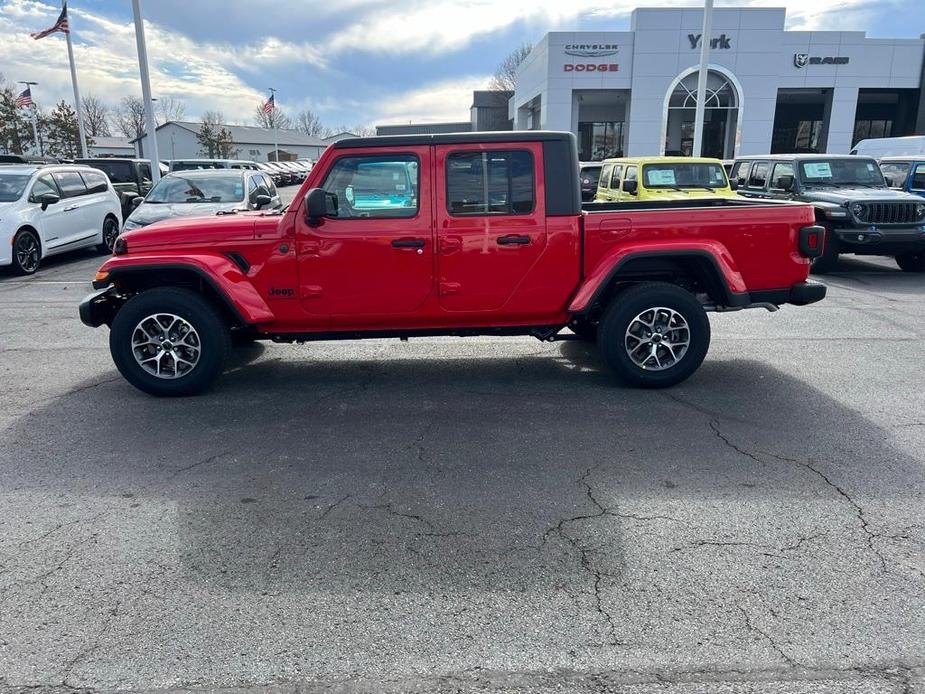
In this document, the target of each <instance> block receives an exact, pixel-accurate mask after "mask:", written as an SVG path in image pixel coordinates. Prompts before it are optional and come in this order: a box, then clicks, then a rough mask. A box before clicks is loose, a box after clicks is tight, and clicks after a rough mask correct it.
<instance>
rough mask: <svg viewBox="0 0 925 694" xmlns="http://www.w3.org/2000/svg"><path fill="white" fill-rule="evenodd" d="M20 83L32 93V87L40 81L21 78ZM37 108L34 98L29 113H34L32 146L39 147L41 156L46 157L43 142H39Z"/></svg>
mask: <svg viewBox="0 0 925 694" xmlns="http://www.w3.org/2000/svg"><path fill="white" fill-rule="evenodd" d="M19 84H24V85H26V89H28V90H29V92H30V93H31V92H32V87H34V86H36V85H37V84H38V82H27V81H25V80H19ZM35 110H36V106H35V99H33V100H32V108H31V109H29V113H30V114H31V115H32V137H33V138H34V142H33V144H32V148H33V149H37V150H38V151H39V156H40V157H44V156H45V152H44V151H43V150H44V147H42V144H41V142H39V126H38V122H37V120H36V117H35Z"/></svg>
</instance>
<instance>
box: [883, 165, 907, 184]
mask: <svg viewBox="0 0 925 694" xmlns="http://www.w3.org/2000/svg"><path fill="white" fill-rule="evenodd" d="M910 168H911V166H910V164H909V162H907V161H895V162H883V163H881V164H880V171H882V172H883V176H884V178H886V179H889V182H890V185H892V186H895V187H897V188H902V187H903V186H904V185H905V183H906V176H908V175H909V169H910Z"/></svg>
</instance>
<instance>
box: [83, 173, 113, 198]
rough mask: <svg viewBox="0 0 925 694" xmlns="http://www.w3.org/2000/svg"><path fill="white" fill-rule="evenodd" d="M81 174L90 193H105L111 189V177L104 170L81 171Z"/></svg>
mask: <svg viewBox="0 0 925 694" xmlns="http://www.w3.org/2000/svg"><path fill="white" fill-rule="evenodd" d="M80 176H81V178H83V180H84V184H85V185H86V186H87V192H88V193H91V194H92V193H105V192H106V191H107V190H108V189H109V179H108V178H106V174H104V173H103V172H102V171H81V172H80Z"/></svg>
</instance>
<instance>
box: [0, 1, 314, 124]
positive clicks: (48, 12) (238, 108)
mask: <svg viewBox="0 0 925 694" xmlns="http://www.w3.org/2000/svg"><path fill="white" fill-rule="evenodd" d="M59 11H60V9H59V8H57V7H55V6H52V5H48V4H45V3H41V2H35V1H34V0H9V1H8V2H7V3H6V4H4V5H2V6H0V36H3V37H4V40H3V41H2V42H0V65H2V69H3V73H4V75H5V77H6V78H7V79H9V80H18V79H31V80H35V81H37V82H39V86H38V87H36V88H35V91H34V95H35V98H36V100H37V101H39V103H40V104H41V105H43V106H50V105H51V103H52V102H55V101H58V100H60V99H64V100H66V101H67V102H68V103H71V102H72V101H73V95H72V92H71V84H70V73H69V72H68V64H67V51H66V49H65V46H64V37H63V36H62V35H61V34H52V35H50V36H48V37H46V38H44V39H40V40H38V41H35V40H33V39H32V38H30V37H29V32H30V31H37V30H40V29H44V28H45V27H47V26H50V25H51V24H52V23H53V22H54V19H55V17H56V16H57V13H58V12H59ZM70 14H71V26H72V30H73V31H74V32H75V34H74V35H75V37H76V40H75V41H74V53H75V60H76V62H77V70H78V80H79V82H80V87H81V93H82V94H87V93H93V94H94V95H96V96H99V97H101V98H102V99H104V100H105V101H108V102H111V103H115V102H117V101H118V100H119V99H121V98H122V97H123V96H125V95H138V96H140V92H141V84H140V79H139V74H138V56H137V53H136V46H135V29H134V24H132V23H131V22H116V21H113V20H110V19H108V18H106V17H104V16H101V15H98V14H95V13H92V12H89V11H87V10H85V9H84V8H80V9H77V8H72V9H71V13H70ZM145 35H146V38H147V43H148V57H149V63H150V69H151V89H152V92H153V94H154V95H155V96H172V97H175V98H178V99H181V100H183V101H184V102H185V103H186V106H187V108H186V115H187V117H190V118H195V117H197V116H198V115H199V114H200V113H202V112H203V111H205V110H209V109H211V110H220V111H222V112H223V113H224V114H225V116H226V117H227V118H228V119H229V120H233V121H249V120H251V119H252V118H253V114H254V110H255V108H256V107H257V105H258V104H259V103H260V102H261V100H262V99H264V98H266V94H265V92H264V91H263V90H260V89H255V88H253V87H251V86H249V85H248V84H247V83H246V82H244V81H243V80H242V79H241V78H240V77H238V76H237V75H236V74H235V73H234V72H232V71H231V70H230V69H229V67H228V66H253V67H264V66H275V65H282V64H284V63H285V64H289V65H291V64H293V63H308V64H311V65H313V66H314V67H316V68H318V67H321V66H323V64H324V61H323V60H322V59H321V57H320V55H319V54H318V52H317V50H316V49H314V48H312V47H310V46H308V45H297V44H285V43H284V42H281V41H279V40H278V39H274V38H272V37H268V38H264V39H263V40H261V41H259V42H256V43H253V44H246V45H242V46H232V45H223V44H215V43H197V42H195V41H193V40H191V39H190V38H188V37H187V36H184V35H182V34H179V33H176V32H172V31H169V30H166V29H164V28H163V27H161V26H158V25H155V24H151V23H150V22H145Z"/></svg>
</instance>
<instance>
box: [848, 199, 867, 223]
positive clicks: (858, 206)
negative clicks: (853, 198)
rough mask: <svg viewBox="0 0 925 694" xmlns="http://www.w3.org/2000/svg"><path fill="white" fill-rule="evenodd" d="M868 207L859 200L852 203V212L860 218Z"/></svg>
mask: <svg viewBox="0 0 925 694" xmlns="http://www.w3.org/2000/svg"><path fill="white" fill-rule="evenodd" d="M866 209H867V208H865V207H864V205H863V204H862V203H859V202H853V203H851V214H853V215H854V216H855V217H857V218H859V219H860V218H861V217H863V216H864V212H865V211H866Z"/></svg>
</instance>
